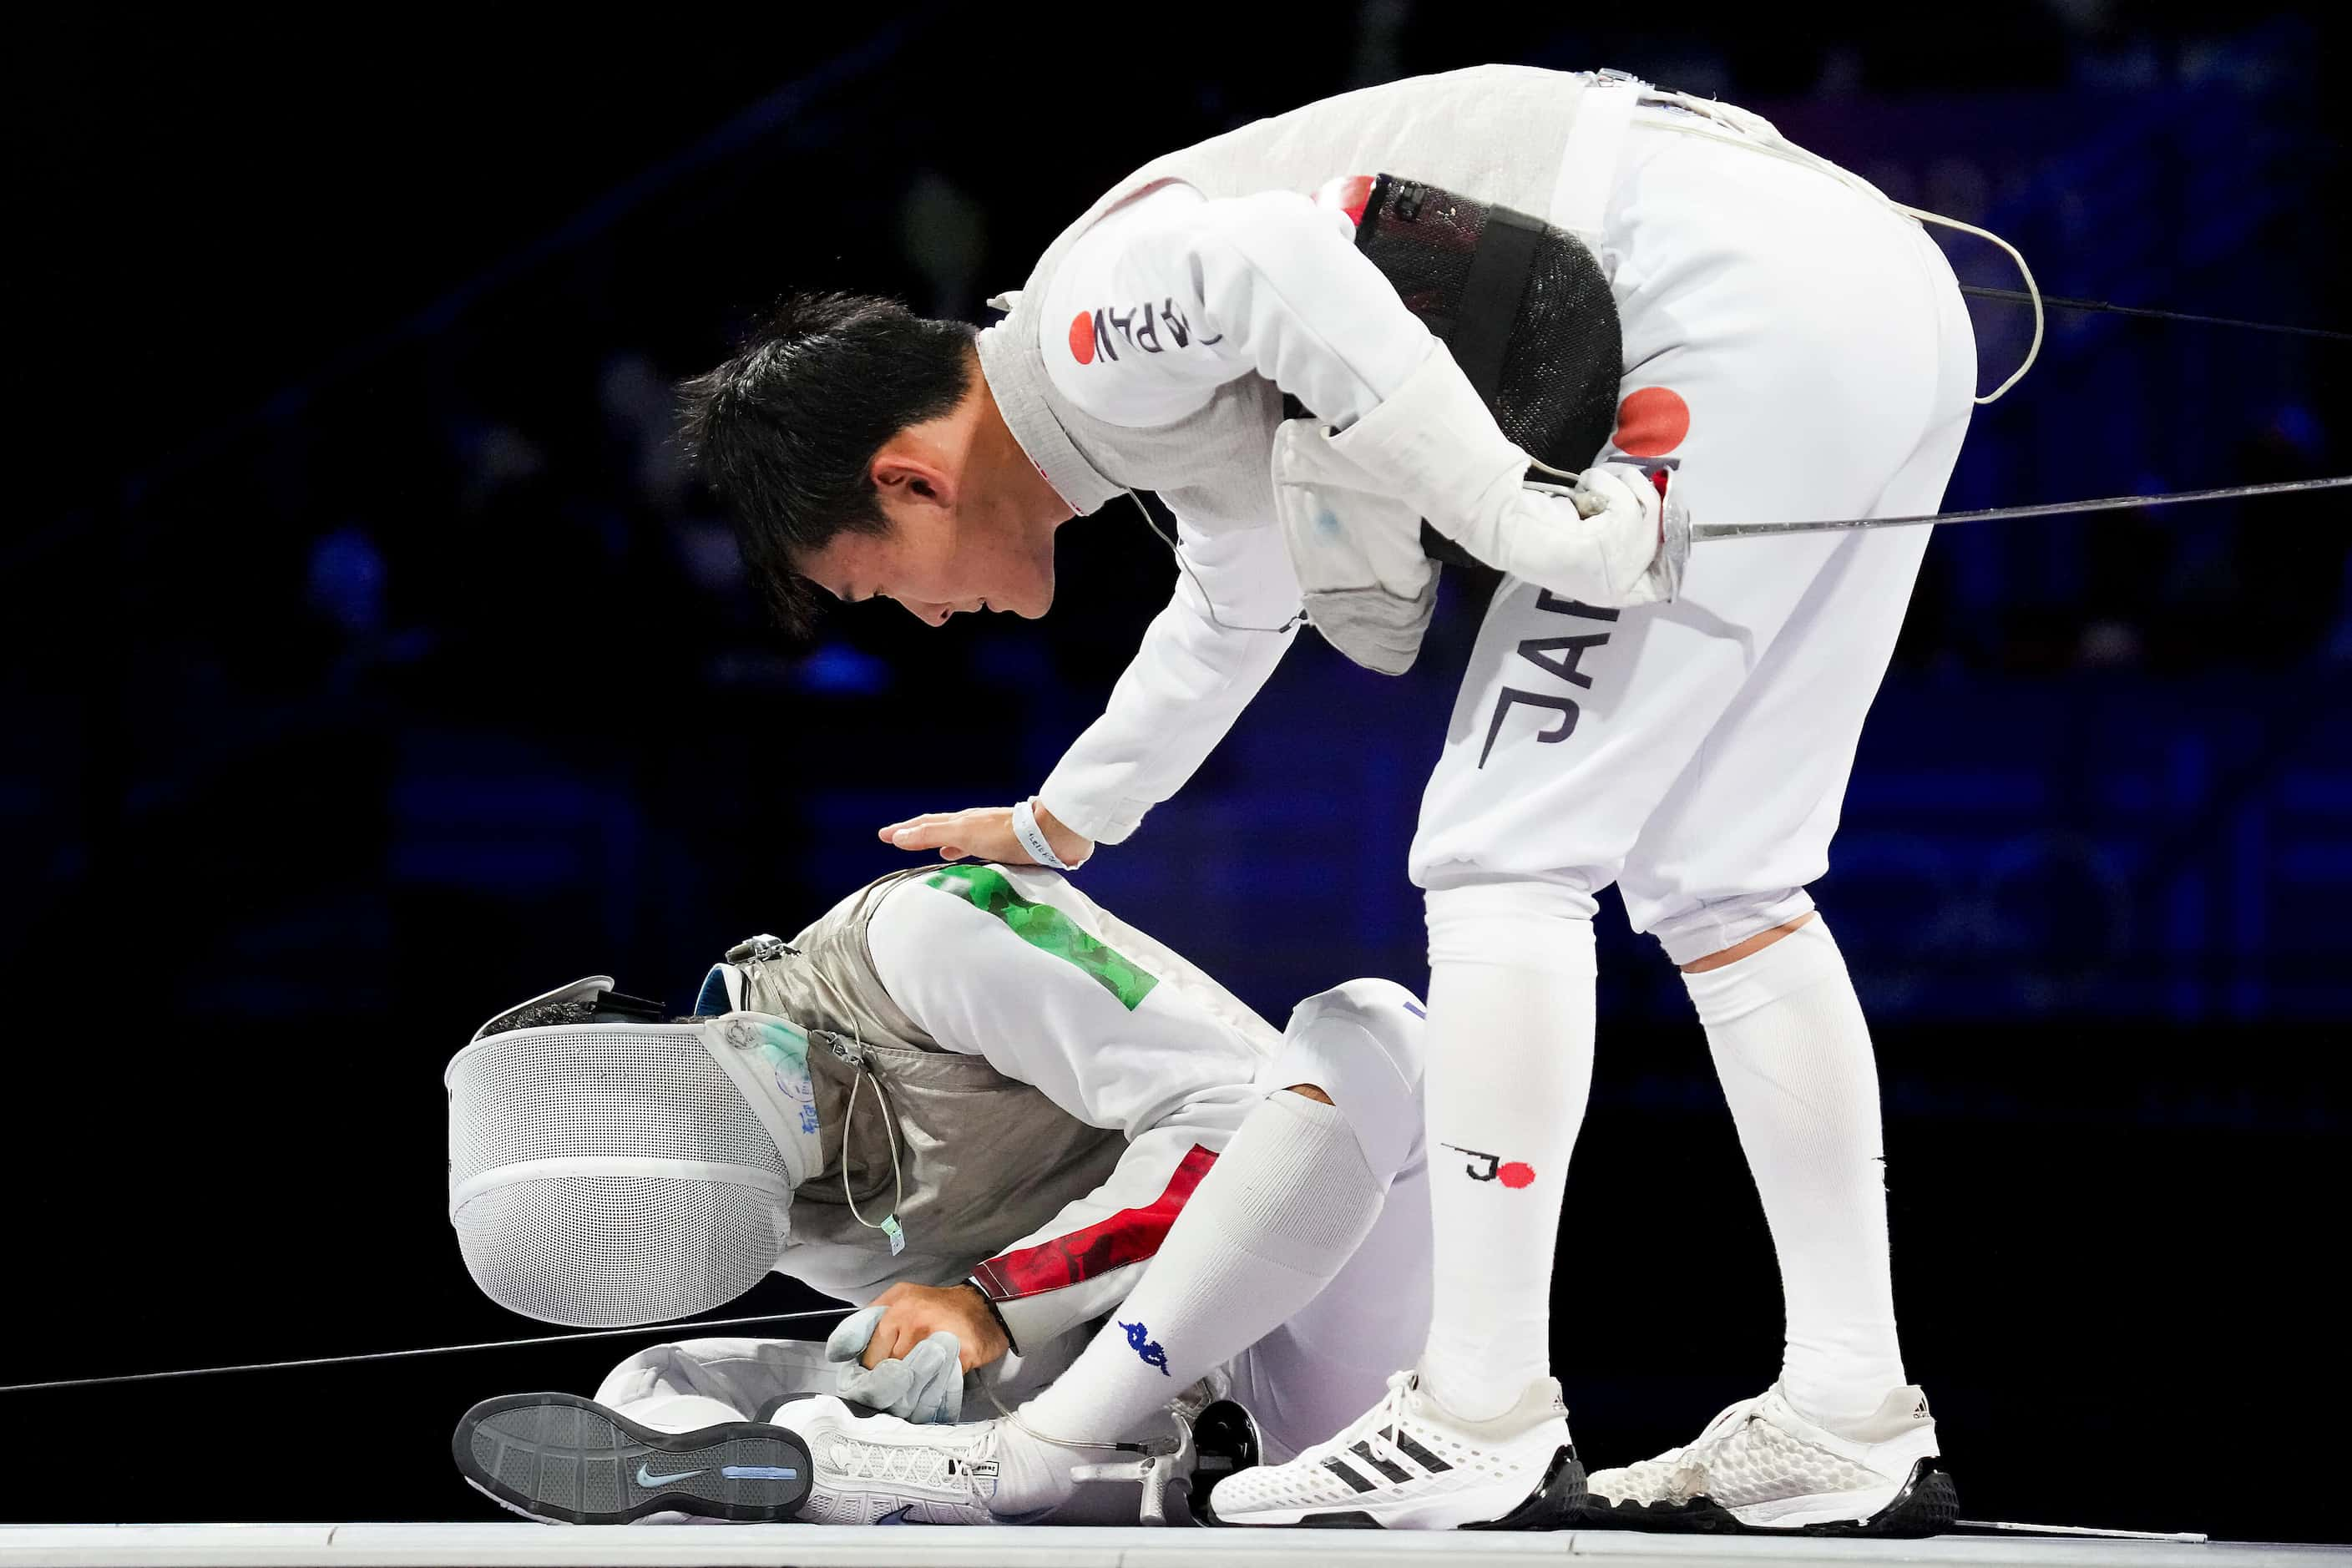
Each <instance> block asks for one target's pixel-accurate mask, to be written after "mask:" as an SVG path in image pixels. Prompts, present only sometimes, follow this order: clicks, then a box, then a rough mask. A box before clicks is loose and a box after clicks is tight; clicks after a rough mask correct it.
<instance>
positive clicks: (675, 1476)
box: [637, 1465, 702, 1487]
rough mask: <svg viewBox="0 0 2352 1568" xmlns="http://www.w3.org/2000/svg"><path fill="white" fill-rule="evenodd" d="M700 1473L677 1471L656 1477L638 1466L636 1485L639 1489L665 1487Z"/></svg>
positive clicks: (698, 1471)
mask: <svg viewBox="0 0 2352 1568" xmlns="http://www.w3.org/2000/svg"><path fill="white" fill-rule="evenodd" d="M701 1473H702V1472H701V1471H700V1470H677V1471H674V1472H672V1473H671V1474H669V1475H667V1476H657V1475H655V1474H654V1473H653V1472H652V1471H650V1470H648V1469H647V1468H646V1467H645V1466H643V1465H639V1466H638V1467H637V1485H639V1486H641V1487H658V1486H666V1485H667V1484H668V1483H669V1482H671V1481H682V1480H685V1479H687V1478H688V1477H689V1476H698V1475H700V1474H701Z"/></svg>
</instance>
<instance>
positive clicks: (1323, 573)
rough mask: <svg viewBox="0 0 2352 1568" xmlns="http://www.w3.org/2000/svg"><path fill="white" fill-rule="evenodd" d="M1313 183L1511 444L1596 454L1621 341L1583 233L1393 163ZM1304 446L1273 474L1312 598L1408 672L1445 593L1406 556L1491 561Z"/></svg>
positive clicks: (1366, 651) (1291, 447) (1366, 658)
mask: <svg viewBox="0 0 2352 1568" xmlns="http://www.w3.org/2000/svg"><path fill="white" fill-rule="evenodd" d="M1315 199H1316V202H1317V205H1322V206H1328V207H1333V208H1337V209H1339V210H1341V211H1344V212H1346V213H1347V214H1348V216H1349V217H1350V218H1351V219H1353V220H1354V222H1355V226H1356V248H1357V249H1358V250H1359V251H1360V252H1362V253H1363V255H1364V256H1365V258H1368V259H1369V260H1370V262H1371V263H1372V265H1373V266H1375V267H1377V268H1380V271H1381V276H1382V277H1384V278H1386V279H1388V280H1389V282H1390V283H1391V285H1392V286H1393V287H1394V288H1395V289H1396V291H1397V297H1398V298H1399V299H1401V300H1403V301H1404V305H1405V308H1406V309H1407V310H1411V311H1412V313H1413V314H1414V315H1415V316H1418V317H1419V318H1420V319H1421V321H1422V323H1423V325H1424V326H1426V327H1428V328H1429V330H1430V332H1431V334H1432V335H1433V336H1434V337H1435V338H1436V339H1437V340H1438V341H1439V342H1443V343H1444V345H1445V346H1446V349H1447V352H1449V353H1451V354H1452V355H1453V356H1454V363H1457V364H1458V365H1460V366H1461V367H1462V372H1463V374H1464V375H1465V377H1466V378H1467V379H1468V381H1469V383H1470V384H1471V386H1472V387H1473V388H1474V389H1475V391H1476V392H1477V394H1478V395H1479V397H1480V398H1481V399H1482V400H1483V401H1484V402H1485V403H1486V407H1487V410H1488V411H1489V412H1490V413H1492V414H1493V415H1494V416H1495V422H1496V425H1498V426H1501V428H1502V431H1503V434H1504V435H1505V436H1507V437H1510V439H1511V441H1512V443H1513V444H1514V445H1516V446H1517V447H1519V448H1520V449H1521V450H1522V451H1524V452H1526V453H1527V454H1528V456H1529V457H1531V458H1535V459H1536V460H1537V461H1538V462H1539V463H1542V464H1545V465H1547V466H1548V467H1549V468H1555V469H1559V470H1562V471H1564V472H1568V473H1574V472H1576V471H1578V470H1580V469H1582V468H1586V467H1588V466H1590V465H1591V463H1592V462H1593V461H1594V459H1595V458H1597V457H1598V456H1599V454H1600V453H1601V449H1602V448H1603V447H1606V446H1607V445H1608V444H1609V437H1610V435H1611V433H1612V431H1613V430H1614V428H1615V426H1616V415H1617V393H1618V382H1619V378H1620V377H1621V375H1622V373H1623V361H1624V344H1623V340H1622V335H1621V333H1620V331H1619V326H1618V321H1617V306H1616V301H1615V300H1613V299H1612V297H1611V295H1610V292H1609V279H1608V278H1607V276H1606V275H1605V274H1604V273H1603V272H1602V271H1601V265H1600V263H1599V262H1598V261H1596V260H1595V259H1594V258H1593V255H1592V252H1591V250H1589V249H1588V248H1586V247H1585V245H1584V244H1583V242H1582V241H1580V240H1579V239H1578V238H1577V237H1575V236H1574V235H1572V234H1570V233H1569V232H1568V231H1566V230H1564V229H1559V228H1555V227H1553V226H1550V225H1549V224H1547V223H1544V222H1542V221H1541V220H1539V219H1537V218H1533V217H1529V216H1527V215H1526V214H1524V213H1518V212H1514V211H1512V210H1511V209H1510V208H1508V207H1504V206H1496V205H1489V204H1486V203H1484V202H1477V201H1473V200H1471V199H1470V198H1469V197H1467V196H1463V195H1455V194H1454V193H1453V192H1451V191H1445V190H1441V189H1439V188H1438V187H1436V186H1434V185H1427V184H1418V183H1416V182H1413V181H1411V180H1403V179H1399V178H1397V177H1396V176H1394V175H1392V174H1381V175H1379V176H1377V177H1374V176H1370V175H1352V176H1349V177H1347V178H1344V179H1339V180H1334V181H1332V182H1331V183H1330V184H1328V185H1326V186H1325V187H1324V188H1323V189H1322V190H1321V191H1319V192H1318V193H1317V195H1316V198H1315ZM1302 412H1303V411H1302ZM1304 449H1306V448H1303V447H1302V446H1301V445H1298V444H1286V445H1284V446H1283V447H1278V448H1277V458H1276V474H1275V484H1276V492H1277V506H1278V508H1279V509H1280V510H1282V512H1283V518H1282V521H1283V523H1284V528H1285V531H1286V537H1287V539H1288V542H1289V543H1290V545H1291V550H1292V555H1293V560H1294V563H1296V564H1297V565H1298V566H1299V568H1300V577H1301V582H1302V585H1305V586H1307V588H1308V589H1309V594H1308V599H1309V603H1308V605H1307V609H1308V613H1309V615H1310V616H1311V617H1312V619H1313V620H1314V622H1315V625H1316V628H1317V629H1318V631H1320V632H1321V633H1322V634H1323V636H1324V637H1325V639H1326V640H1327V641H1328V642H1330V643H1331V644H1332V645H1333V646H1334V647H1338V648H1339V650H1340V651H1341V652H1342V653H1345V654H1346V655H1347V656H1348V657H1349V658H1352V659H1354V660H1355V661H1356V662H1357V663H1359V664H1361V665H1364V666H1365V667H1367V668H1372V669H1377V670H1380V671H1381V672H1382V673H1384V674H1391V675H1393V674H1400V673H1402V671H1403V670H1404V669H1406V668H1410V667H1411V665H1412V660H1413V656H1414V654H1415V653H1416V652H1417V651H1418V649H1419V647H1420V645H1421V637H1422V634H1423V632H1424V631H1425V630H1426V628H1427V626H1428V622H1429V614H1430V610H1431V607H1432V605H1433V604H1434V603H1435V599H1436V579H1435V574H1433V572H1431V571H1430V570H1429V568H1428V567H1426V566H1425V565H1423V564H1422V563H1420V561H1419V560H1418V559H1412V558H1410V557H1427V558H1428V559H1432V560H1436V561H1441V562H1444V563H1448V564H1451V565H1455V566H1464V567H1471V568H1475V569H1476V570H1477V571H1478V572H1480V573H1481V574H1485V575H1486V576H1487V577H1488V578H1490V579H1491V578H1492V577H1493V575H1494V574H1493V573H1492V572H1491V571H1489V570H1488V569H1487V568H1486V566H1484V565H1483V564H1482V563H1479V562H1477V561H1475V560H1474V559H1473V558H1472V557H1471V556H1470V555H1469V554H1468V553H1467V552H1465V551H1463V550H1462V549H1461V548H1460V547H1459V546H1458V545H1456V544H1454V542H1452V541H1450V540H1448V539H1445V538H1444V537H1443V536H1442V535H1440V534H1439V533H1438V532H1436V531H1434V530H1433V529H1432V528H1431V527H1430V526H1429V525H1428V523H1427V522H1426V521H1423V522H1421V523H1420V526H1419V546H1418V549H1415V548H1414V547H1413V545H1412V542H1411V539H1412V532H1413V527H1412V519H1411V518H1410V517H1407V518H1405V519H1404V520H1403V521H1402V534H1400V532H1399V530H1398V527H1397V523H1398V520H1397V519H1395V518H1393V517H1391V516H1388V515H1387V514H1388V513H1389V512H1391V511H1394V510H1397V509H1398V507H1399V506H1400V505H1401V503H1397V502H1395V501H1393V500H1388V499H1387V498H1386V497H1384V496H1383V495H1382V494H1381V487H1379V486H1378V485H1376V484H1370V483H1363V482H1360V480H1359V478H1358V477H1357V476H1354V475H1351V474H1349V473H1348V472H1346V471H1344V465H1334V464H1332V463H1331V462H1330V460H1329V458H1328V454H1325V453H1322V452H1321V451H1320V449H1319V444H1318V446H1317V447H1315V448H1313V449H1314V450H1315V451H1316V453H1317V458H1318V461H1319V462H1320V463H1321V465H1322V466H1321V467H1320V468H1319V469H1318V470H1315V471H1298V472H1286V471H1285V468H1284V464H1285V462H1286V458H1288V457H1289V456H1292V455H1297V454H1299V453H1301V452H1302V450H1304ZM1286 492H1290V493H1286ZM1401 552H1402V553H1401ZM1351 555H1355V556H1360V559H1348V558H1347V557H1349V556H1351ZM1318 584H1319V585H1320V586H1321V587H1322V589H1323V591H1322V592H1320V593H1318V592H1316V591H1315V589H1316V587H1317V586H1318Z"/></svg>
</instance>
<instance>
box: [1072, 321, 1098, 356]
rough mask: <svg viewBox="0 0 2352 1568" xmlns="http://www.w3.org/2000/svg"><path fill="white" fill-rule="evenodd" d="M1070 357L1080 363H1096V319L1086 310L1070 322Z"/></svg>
mask: <svg viewBox="0 0 2352 1568" xmlns="http://www.w3.org/2000/svg"><path fill="white" fill-rule="evenodd" d="M1070 357H1071V358H1072V359H1074V360H1076V361H1077V362H1078V363H1080V364H1092V363H1095V319H1094V318H1093V317H1092V316H1090V315H1088V314H1087V312H1086V311H1084V310H1080V311H1079V312H1078V313H1077V315H1076V317H1075V318H1073V319H1072V321H1071V322H1070Z"/></svg>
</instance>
